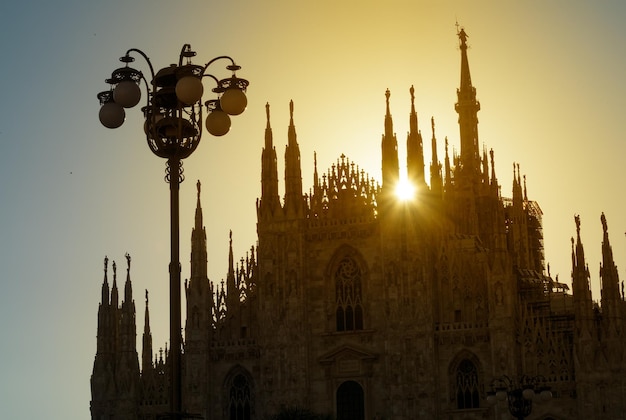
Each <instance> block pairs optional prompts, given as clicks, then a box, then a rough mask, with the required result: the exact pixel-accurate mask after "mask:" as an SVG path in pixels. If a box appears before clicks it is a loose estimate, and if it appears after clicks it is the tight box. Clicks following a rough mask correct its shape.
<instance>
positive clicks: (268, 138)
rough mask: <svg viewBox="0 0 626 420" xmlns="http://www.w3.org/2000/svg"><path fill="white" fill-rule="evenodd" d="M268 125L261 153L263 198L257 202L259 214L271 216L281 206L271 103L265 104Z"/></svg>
mask: <svg viewBox="0 0 626 420" xmlns="http://www.w3.org/2000/svg"><path fill="white" fill-rule="evenodd" d="M265 113H266V115H267V126H266V128H265V147H263V152H262V154H261V200H260V201H259V202H258V203H257V215H258V217H259V218H261V217H271V216H273V215H275V214H276V211H277V209H278V208H280V200H279V198H278V166H277V165H278V164H277V159H276V149H275V148H274V143H273V137H272V127H271V126H270V104H269V103H268V104H266V105H265Z"/></svg>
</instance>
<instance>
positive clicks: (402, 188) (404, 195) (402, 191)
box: [396, 179, 415, 201]
mask: <svg viewBox="0 0 626 420" xmlns="http://www.w3.org/2000/svg"><path fill="white" fill-rule="evenodd" d="M396 197H398V199H399V200H400V201H409V200H412V199H413V198H414V197H415V186H414V185H413V184H411V183H410V182H409V181H408V180H406V179H402V180H400V181H399V182H398V184H397V185H396Z"/></svg>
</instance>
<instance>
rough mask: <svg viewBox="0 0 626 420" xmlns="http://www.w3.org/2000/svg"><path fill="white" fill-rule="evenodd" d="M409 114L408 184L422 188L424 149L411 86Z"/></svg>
mask: <svg viewBox="0 0 626 420" xmlns="http://www.w3.org/2000/svg"><path fill="white" fill-rule="evenodd" d="M409 92H410V93H411V114H410V115H409V133H408V134H407V139H406V167H407V176H408V179H409V182H410V183H412V184H413V185H414V186H416V187H417V186H419V187H422V186H424V185H425V184H426V181H425V179H424V148H423V144H422V133H421V132H420V131H419V129H418V126H417V112H415V89H414V88H413V86H411V89H409Z"/></svg>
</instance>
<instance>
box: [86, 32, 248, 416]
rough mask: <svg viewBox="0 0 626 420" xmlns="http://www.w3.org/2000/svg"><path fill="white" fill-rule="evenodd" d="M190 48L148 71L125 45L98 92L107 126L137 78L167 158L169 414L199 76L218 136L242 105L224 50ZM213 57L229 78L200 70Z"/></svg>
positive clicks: (173, 411)
mask: <svg viewBox="0 0 626 420" xmlns="http://www.w3.org/2000/svg"><path fill="white" fill-rule="evenodd" d="M131 53H137V54H139V55H140V56H142V57H143V58H144V59H145V61H146V62H147V63H148V66H149V68H150V76H151V81H150V82H148V80H147V79H146V78H145V77H144V75H143V73H142V72H140V71H138V70H135V69H133V68H131V67H129V64H130V63H132V62H133V61H134V60H135V59H134V57H132V56H131ZM195 55H196V53H195V52H194V51H192V50H191V46H190V45H189V44H185V45H183V47H182V49H181V52H180V54H179V57H178V65H176V64H172V65H170V66H169V67H164V68H162V69H161V70H159V71H158V72H156V74H155V72H154V68H153V67H152V63H151V61H150V59H149V58H148V56H147V55H146V54H145V53H144V52H143V51H141V50H138V49H136V48H131V49H129V50H128V51H127V52H126V54H125V55H124V56H123V57H121V58H120V61H121V62H123V63H125V66H124V67H121V68H118V69H117V70H115V71H113V73H112V75H111V78H110V79H107V80H106V82H107V83H109V85H110V89H109V90H107V91H104V92H100V93H99V94H98V99H99V100H100V105H101V107H100V113H99V116H100V122H101V123H102V124H103V125H104V126H105V127H107V128H117V127H119V126H121V125H122V123H123V122H124V119H125V111H124V109H125V108H132V107H134V106H135V105H137V104H138V103H139V101H140V100H141V89H140V84H141V81H142V80H143V81H144V83H145V88H146V90H147V104H146V106H144V107H143V108H142V111H143V113H144V117H145V123H144V131H145V133H146V139H147V142H148V146H149V148H150V150H151V151H152V153H154V154H155V155H157V156H159V157H162V158H165V159H167V163H166V171H165V172H166V175H165V181H166V182H168V183H169V184H170V233H171V255H170V256H171V258H170V265H169V273H170V281H169V285H170V347H171V348H170V352H169V362H170V414H169V416H170V418H173V419H181V418H183V417H188V416H185V414H184V413H183V410H182V390H181V388H182V386H181V358H182V348H181V347H182V335H181V293H180V259H179V212H178V209H179V205H178V201H179V199H178V192H179V188H180V183H181V182H182V181H183V179H184V176H183V169H182V161H183V159H185V158H187V157H189V156H190V155H191V154H192V153H193V152H194V150H196V148H197V147H198V144H199V143H200V137H201V135H202V110H203V106H202V103H201V100H202V94H203V90H204V88H203V83H202V79H203V78H204V77H208V78H211V79H213V81H214V82H215V84H216V87H215V88H213V92H215V93H216V94H217V95H218V99H211V100H208V101H207V102H206V103H205V104H204V105H205V106H206V109H207V111H208V115H207V118H206V128H207V130H208V132H209V133H210V134H212V135H214V136H222V135H224V134H226V133H227V132H228V130H229V129H230V117H229V115H239V114H241V113H242V112H243V111H244V110H245V108H246V105H247V99H246V95H245V93H244V92H245V91H246V88H247V87H248V81H247V80H244V79H240V78H238V77H237V76H236V75H235V72H236V71H237V70H239V69H240V68H241V67H239V66H238V65H236V64H235V61H234V60H233V59H232V58H230V57H228V56H219V57H216V58H214V59H212V60H211V61H209V62H208V63H207V64H206V65H204V66H199V65H195V64H192V63H191V58H192V57H194V56H195ZM218 60H227V61H230V64H229V65H228V66H226V69H228V70H230V71H232V75H231V77H229V78H226V79H222V80H218V79H217V78H216V77H215V76H213V75H211V74H208V73H206V71H207V69H208V67H209V66H210V65H211V64H213V63H214V62H216V61H218Z"/></svg>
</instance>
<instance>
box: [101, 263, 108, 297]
mask: <svg viewBox="0 0 626 420" xmlns="http://www.w3.org/2000/svg"><path fill="white" fill-rule="evenodd" d="M108 265H109V257H104V281H103V282H102V300H101V301H100V302H101V304H102V305H104V306H109V282H108V280H107V269H108V267H107V266H108Z"/></svg>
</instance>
